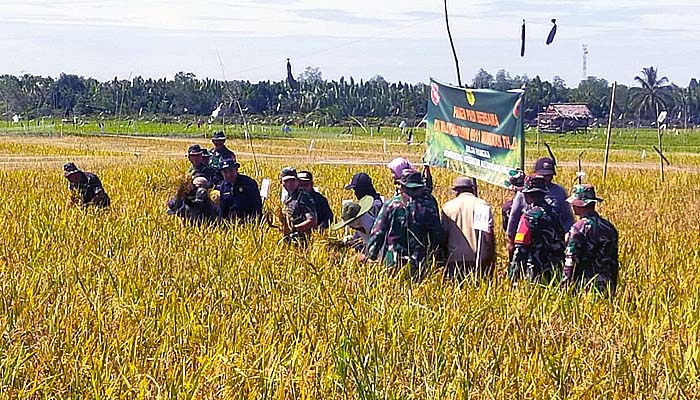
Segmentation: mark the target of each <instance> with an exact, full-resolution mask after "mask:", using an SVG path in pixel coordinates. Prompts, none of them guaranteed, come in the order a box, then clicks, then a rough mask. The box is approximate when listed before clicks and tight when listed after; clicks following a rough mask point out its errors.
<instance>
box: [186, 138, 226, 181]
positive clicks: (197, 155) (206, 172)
mask: <svg viewBox="0 0 700 400" xmlns="http://www.w3.org/2000/svg"><path fill="white" fill-rule="evenodd" d="M203 152H204V149H202V147H201V146H200V145H198V144H193V145H191V146H190V147H189V148H188V149H187V158H188V159H189V160H190V163H191V164H192V166H191V167H190V169H189V170H187V173H188V174H190V176H192V178H196V177H198V176H203V177H205V178H207V181H208V182H209V184H210V185H217V184H219V182H221V180H222V177H221V174H220V173H219V171H217V170H215V169H214V168H212V167H210V166H209V165H208V164H205V162H204V157H203Z"/></svg>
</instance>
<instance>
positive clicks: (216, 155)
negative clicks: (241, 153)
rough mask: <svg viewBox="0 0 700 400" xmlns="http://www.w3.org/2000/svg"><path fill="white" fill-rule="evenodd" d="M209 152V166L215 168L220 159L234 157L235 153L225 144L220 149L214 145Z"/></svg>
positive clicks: (217, 166)
mask: <svg viewBox="0 0 700 400" xmlns="http://www.w3.org/2000/svg"><path fill="white" fill-rule="evenodd" d="M209 152H210V153H211V161H210V162H209V166H211V167H212V168H215V169H218V168H219V164H220V163H221V161H222V160H228V159H233V160H235V159H236V155H235V154H234V153H233V151H231V150H229V148H228V147H226V146H224V147H222V148H221V150H217V149H216V147H214V148H213V149H211V150H209Z"/></svg>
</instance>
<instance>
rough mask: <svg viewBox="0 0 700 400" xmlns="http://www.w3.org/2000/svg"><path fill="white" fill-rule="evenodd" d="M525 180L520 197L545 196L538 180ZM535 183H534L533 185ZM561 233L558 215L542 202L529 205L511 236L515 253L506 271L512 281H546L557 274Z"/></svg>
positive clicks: (561, 242)
mask: <svg viewBox="0 0 700 400" xmlns="http://www.w3.org/2000/svg"><path fill="white" fill-rule="evenodd" d="M528 178H534V177H531V176H528V177H527V178H526V180H525V187H524V189H523V193H527V192H533V191H540V192H542V193H544V192H546V188H545V186H544V179H543V178H542V177H541V176H537V177H536V178H534V179H528ZM535 179H537V182H533V181H534V180H535ZM563 238H564V230H563V228H562V226H561V222H560V220H559V215H557V213H556V212H555V211H554V208H553V207H552V206H551V205H549V204H548V203H547V202H546V201H545V200H544V198H541V199H539V200H538V201H536V202H534V203H532V204H529V205H528V206H527V207H526V208H525V212H524V213H523V215H522V216H521V217H520V223H519V224H518V231H517V233H516V235H515V252H514V254H513V260H512V261H511V264H510V269H509V270H508V275H509V276H510V278H511V279H512V280H514V281H517V280H520V279H522V278H527V279H529V280H535V279H538V278H540V279H543V280H544V281H545V282H547V281H549V280H550V279H551V278H552V277H553V275H554V274H556V273H559V272H561V265H562V262H563V261H564V240H563Z"/></svg>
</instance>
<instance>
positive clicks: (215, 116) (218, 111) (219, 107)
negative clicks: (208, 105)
mask: <svg viewBox="0 0 700 400" xmlns="http://www.w3.org/2000/svg"><path fill="white" fill-rule="evenodd" d="M223 105H224V103H221V104H219V106H218V107H216V110H214V111H212V112H211V117H212V118H217V117H218V116H219V113H220V112H221V106H223Z"/></svg>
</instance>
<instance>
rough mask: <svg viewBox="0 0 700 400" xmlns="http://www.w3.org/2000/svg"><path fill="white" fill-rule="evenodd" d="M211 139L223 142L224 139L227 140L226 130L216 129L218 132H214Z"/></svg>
mask: <svg viewBox="0 0 700 400" xmlns="http://www.w3.org/2000/svg"><path fill="white" fill-rule="evenodd" d="M211 140H212V141H214V140H216V141H222V142H223V141H224V140H226V135H225V134H224V131H216V132H214V135H213V136H212V137H211Z"/></svg>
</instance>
